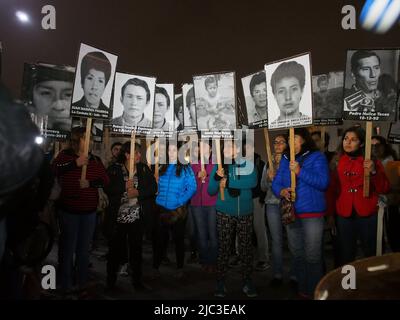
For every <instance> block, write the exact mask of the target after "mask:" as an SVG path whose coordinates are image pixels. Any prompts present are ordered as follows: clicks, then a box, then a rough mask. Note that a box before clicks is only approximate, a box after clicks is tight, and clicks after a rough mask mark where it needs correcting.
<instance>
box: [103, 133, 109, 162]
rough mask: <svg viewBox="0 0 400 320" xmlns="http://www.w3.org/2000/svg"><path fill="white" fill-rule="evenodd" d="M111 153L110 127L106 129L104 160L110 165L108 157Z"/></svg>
mask: <svg viewBox="0 0 400 320" xmlns="http://www.w3.org/2000/svg"><path fill="white" fill-rule="evenodd" d="M109 153H110V129H109V128H108V127H105V128H104V160H105V163H108V161H109V160H108V155H109Z"/></svg>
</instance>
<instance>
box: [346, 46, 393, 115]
mask: <svg viewBox="0 0 400 320" xmlns="http://www.w3.org/2000/svg"><path fill="white" fill-rule="evenodd" d="M399 52H400V51H399V49H377V50H374V49H360V50H354V49H352V50H348V51H347V61H346V72H345V83H344V103H343V119H344V120H355V121H390V122H393V121H395V119H396V101H397V82H398V67H399Z"/></svg>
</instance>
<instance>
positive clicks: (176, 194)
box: [156, 164, 197, 210]
mask: <svg viewBox="0 0 400 320" xmlns="http://www.w3.org/2000/svg"><path fill="white" fill-rule="evenodd" d="M196 188H197V184H196V179H195V177H194V173H193V170H192V168H191V167H190V166H185V167H184V168H183V169H182V171H181V175H180V176H179V177H177V176H176V165H175V164H170V165H168V168H167V171H166V172H165V173H164V174H163V175H160V178H159V179H158V195H157V198H156V203H157V204H158V205H159V206H162V207H164V208H166V209H168V210H175V209H176V208H179V207H181V206H183V205H185V204H186V203H187V202H188V201H189V200H190V198H191V197H193V195H194V194H195V193H196Z"/></svg>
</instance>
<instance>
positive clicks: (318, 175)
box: [272, 151, 329, 217]
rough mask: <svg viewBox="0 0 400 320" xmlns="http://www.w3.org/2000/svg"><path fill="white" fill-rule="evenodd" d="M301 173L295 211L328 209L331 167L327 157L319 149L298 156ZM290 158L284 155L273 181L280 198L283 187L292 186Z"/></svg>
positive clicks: (305, 211) (304, 211)
mask: <svg viewBox="0 0 400 320" xmlns="http://www.w3.org/2000/svg"><path fill="white" fill-rule="evenodd" d="M296 161H297V162H299V164H300V167H301V169H300V173H299V175H298V176H297V177H296V202H295V204H294V205H295V212H296V214H297V215H299V216H300V217H301V214H302V213H323V212H325V210H326V203H325V190H326V189H327V188H328V185H329V168H328V162H327V160H326V157H325V156H324V155H323V154H322V153H321V152H319V151H315V152H305V153H303V154H301V155H298V156H296ZM289 163H290V162H289V159H288V158H287V156H286V155H284V156H283V157H282V160H281V162H280V165H279V169H278V172H277V173H276V176H275V179H274V181H273V182H272V191H273V192H274V194H275V195H276V196H277V197H278V198H279V197H280V193H281V190H282V189H285V188H290V169H289Z"/></svg>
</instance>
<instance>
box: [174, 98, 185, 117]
mask: <svg viewBox="0 0 400 320" xmlns="http://www.w3.org/2000/svg"><path fill="white" fill-rule="evenodd" d="M182 108H183V97H182V96H179V97H178V98H176V99H175V103H174V113H175V116H176V117H178V113H179V111H180V109H182Z"/></svg>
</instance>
